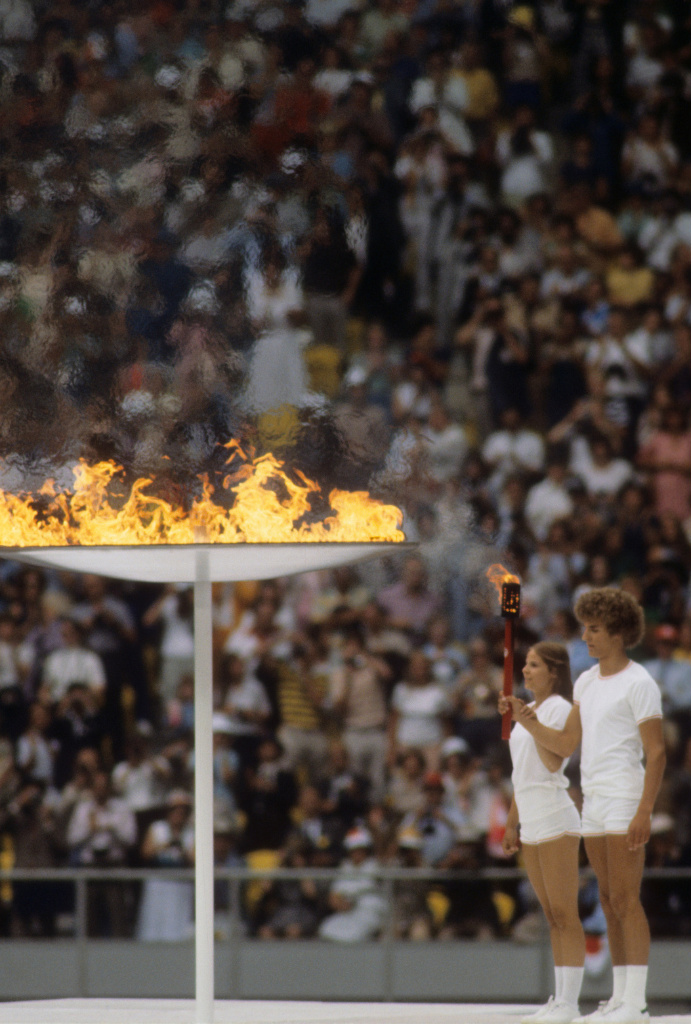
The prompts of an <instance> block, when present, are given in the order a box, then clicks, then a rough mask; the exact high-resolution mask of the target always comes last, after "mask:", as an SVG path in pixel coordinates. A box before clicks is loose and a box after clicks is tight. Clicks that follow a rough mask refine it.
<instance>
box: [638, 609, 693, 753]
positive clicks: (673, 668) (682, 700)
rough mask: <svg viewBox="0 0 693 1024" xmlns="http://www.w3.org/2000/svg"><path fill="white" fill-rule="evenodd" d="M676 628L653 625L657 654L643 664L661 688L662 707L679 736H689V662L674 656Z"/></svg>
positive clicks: (683, 737) (667, 623)
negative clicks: (674, 725)
mask: <svg viewBox="0 0 693 1024" xmlns="http://www.w3.org/2000/svg"><path fill="white" fill-rule="evenodd" d="M678 641H679V631H678V629H677V628H676V626H674V625H673V624H672V623H670V622H663V623H661V624H660V625H659V626H655V628H654V648H655V652H656V657H654V658H651V659H649V660H647V661H645V662H643V664H644V665H645V667H646V668H647V671H648V672H649V673H650V675H651V676H652V678H653V679H654V680H655V682H656V683H657V685H658V686H659V688H660V690H661V691H662V709H663V711H664V714H665V716H666V717H667V718H668V719H671V720H672V721H673V722H674V723H675V724H676V726H677V728H678V730H679V734H680V735H679V739H685V737H686V735H690V708H691V665H690V661H680V660H679V659H677V658H675V657H674V652H675V650H676V645H677V643H678Z"/></svg>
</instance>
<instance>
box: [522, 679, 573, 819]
mask: <svg viewBox="0 0 693 1024" xmlns="http://www.w3.org/2000/svg"><path fill="white" fill-rule="evenodd" d="M529 706H530V707H534V704H530V705H529ZM571 709H572V704H570V702H569V701H567V700H565V698H564V697H560V696H559V695H558V694H557V693H554V694H552V695H551V696H550V697H547V698H546V700H544V701H542V702H541V704H540V705H539V707H538V708H537V709H536V712H537V718H538V719H539V721H540V722H541V724H542V725H547V726H549V727H550V728H551V729H562V728H563V726H564V725H565V723H566V719H567V718H568V715H569V714H570V712H571ZM510 756H511V758H512V762H513V774H512V782H513V790H514V793H515V803H516V804H517V810H518V812H519V815H520V823H521V824H522V825H526V824H528V823H529V822H534V821H539V820H540V819H542V818H545V817H548V816H549V815H551V814H555V813H556V812H557V811H561V810H563V809H564V808H565V807H567V806H569V805H570V804H572V800H571V799H570V797H569V796H568V793H567V792H566V790H567V789H568V780H567V778H566V777H565V775H564V774H563V772H564V769H565V766H566V765H567V763H568V758H567V757H566V758H565V760H564V761H563V764H562V765H561V767H560V768H559V769H558V771H555V772H552V771H549V769H548V768H547V767H546V765H545V764H544V762H543V761H542V759H541V758H540V757H539V752H538V750H537V745H536V743H535V742H534V737H533V736H531V735H530V733H528V732H527V730H526V729H525V727H524V726H523V725H521V724H520V723H519V722H516V723H515V725H514V726H513V729H512V732H511V733H510Z"/></svg>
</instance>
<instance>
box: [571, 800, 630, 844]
mask: <svg viewBox="0 0 693 1024" xmlns="http://www.w3.org/2000/svg"><path fill="white" fill-rule="evenodd" d="M639 803H640V799H639V798H637V797H632V796H628V797H617V796H600V795H594V794H593V795H592V796H589V795H588V794H586V793H585V795H584V797H583V801H582V834H583V836H603V835H606V834H607V833H609V834H614V835H625V834H626V833H627V831H628V829H629V827H630V823H631V821H632V820H633V818H634V817H635V812H636V811H637V809H638V804H639Z"/></svg>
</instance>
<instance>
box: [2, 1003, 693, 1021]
mask: <svg viewBox="0 0 693 1024" xmlns="http://www.w3.org/2000/svg"><path fill="white" fill-rule="evenodd" d="M531 1009H534V1007H530V1006H527V1005H525V1004H522V1005H520V1004H518V1005H507V1004H496V1005H493V1004H488V1003H486V1004H471V1003H458V1004H450V1003H319V1002H310V1003H305V1002H264V1001H255V1000H248V1001H240V1000H218V1001H217V1002H216V1003H215V1004H214V1024H453V1022H454V1024H517V1022H518V1021H519V1018H520V1017H521V1016H522V1015H523V1014H525V1013H527V1011H528V1010H531ZM651 1021H652V1022H653V1024H690V1022H691V1018H690V1015H687V1016H686V1015H672V1016H658V1017H655V1016H653V1017H652V1018H651ZM194 1022H195V1003H194V1001H193V1000H192V999H46V1000H34V1001H32V1002H16V1003H0V1024H194Z"/></svg>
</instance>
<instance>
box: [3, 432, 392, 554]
mask: <svg viewBox="0 0 693 1024" xmlns="http://www.w3.org/2000/svg"><path fill="white" fill-rule="evenodd" d="M225 447H227V448H228V449H230V450H231V454H230V457H229V461H231V459H235V458H236V457H238V456H240V457H241V458H242V459H243V460H244V463H245V464H244V465H242V466H241V468H240V470H235V471H234V473H233V474H230V475H228V476H227V477H225V478H224V480H223V485H222V486H223V489H224V491H226V492H228V496H229V498H230V507H224V506H222V505H219V504H217V503H216V502H215V501H213V500H212V495H213V493H214V489H213V487H212V485H211V484H210V482H209V480H208V479H207V477H206V476H204V477H200V478H199V479H200V480H201V481H202V495H201V496H200V497H196V498H195V499H194V500H193V502H192V504H191V506H190V508H188V509H183V508H180V507H176V506H175V505H173V504H171V503H170V502H169V501H166V500H165V499H163V498H161V497H158V496H154V495H151V494H147V493H146V490H147V488H148V487H149V486H150V485H151V484H152V483H154V482H155V480H154V479H152V478H140V479H138V480H136V481H135V482H134V484H133V485H132V487H131V489H130V493H129V494H128V495H123V494H122V493H121V494H118V493H117V492H118V490H119V489H120V490H121V491H122V489H123V487H122V481H120V480H119V474H120V473H121V471H122V467H121V466H118V465H116V464H115V463H114V462H110V461H109V462H99V463H97V464H96V465H93V466H92V465H89V464H88V463H87V462H85V461H84V460H82V459H80V461H79V464H78V465H77V466H75V467H74V468H73V473H74V476H75V483H74V489H73V491H71V492H67V493H57V492H56V490H55V487H54V484H53V481H52V480H47V481H46V483H45V484H44V485H43V487H41V489H40V491H39V492H38V494H22V495H17V494H10V493H6V492H3V491H0V537H2V545H3V546H4V547H18V548H20V547H48V546H59V547H63V546H66V545H75V544H76V545H85V546H88V545H109V544H112V545H118V544H122V545H133V544H195V543H214V544H236V543H251V544H252V543H283V542H295V541H305V542H317V541H345V542H351V543H359V542H369V541H403V540H404V534H403V533H402V531H401V530H400V529H399V527H400V526H401V525H402V513H401V511H400V510H399V509H398V508H397V507H396V506H395V505H385V504H384V503H383V502H381V501H379V500H378V499H375V498H372V497H371V496H370V495H369V494H368V493H367V492H365V491H340V490H333V491H331V492H330V495H329V506H330V509H329V511H328V513H327V514H326V515H325V517H324V518H323V519H322V521H320V522H309V521H308V515H314V513H313V512H312V507H311V506H312V501H313V500H314V499H315V497H316V496H317V495H320V493H321V492H320V487H319V486H318V484H316V483H314V482H313V481H311V480H309V479H308V478H307V477H305V476H304V475H303V474H301V473H300V472H297V473H296V476H297V477H298V482H297V481H296V479H293V478H291V477H289V476H288V475H287V474H286V473H285V472H284V470H283V468H282V467H283V465H284V464H283V463H282V462H280V461H279V460H278V459H276V458H275V457H274V456H273V455H263V456H261V457H259V458H256V459H254V460H252V461H249V460H247V458H246V456H245V455H244V453H243V452H242V451H241V449H240V448H239V446H238V444H237V443H236V442H235V441H232V442H229V444H227V445H226V446H225ZM39 497H40V501H38V500H37V499H38V498H39ZM227 504H229V502H227Z"/></svg>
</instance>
